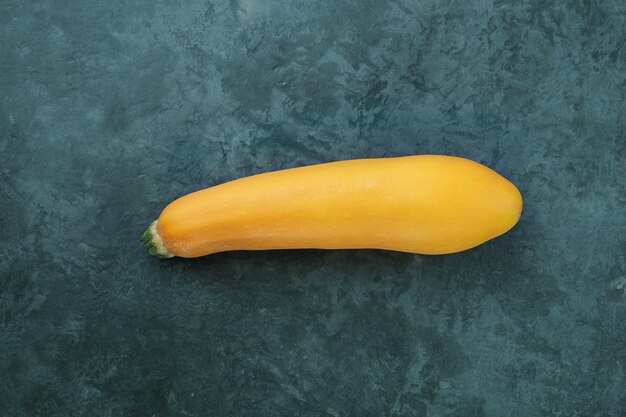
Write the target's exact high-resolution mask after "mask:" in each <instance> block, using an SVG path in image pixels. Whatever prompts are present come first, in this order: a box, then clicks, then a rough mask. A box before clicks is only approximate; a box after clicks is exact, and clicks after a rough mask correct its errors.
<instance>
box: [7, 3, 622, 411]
mask: <svg viewBox="0 0 626 417" xmlns="http://www.w3.org/2000/svg"><path fill="white" fill-rule="evenodd" d="M625 42H626V2H624V1H623V0H603V1H600V0H597V1H582V0H580V1H565V0H563V1H552V2H550V1H512V0H511V1H500V0H496V1H461V0H457V1H443V0H441V1H433V0H419V1H417V0H414V1H411V0H350V1H344V0H333V1H330V0H307V1H303V0H282V1H279V0H268V1H263V0H228V1H227V0H208V1H207V0H202V1H195V0H190V1H181V2H174V1H170V2H167V1H148V0H138V1H133V2H122V1H96V0H88V1H61V0H59V1H52V0H42V1H38V0H33V1H22V0H1V1H0V93H1V94H0V415H2V416H10V417H13V416H18V417H19V416H90V415H93V416H109V417H114V416H208V415H213V416H335V417H339V416H396V417H400V416H463V417H472V416H520V417H529V416H594V417H620V416H624V412H625V410H626V382H625V378H626V260H625V256H626V237H625V236H626V209H625V204H626V46H625ZM421 153H442V154H452V155H459V156H464V157H468V158H472V159H475V160H477V161H480V162H482V163H484V164H486V165H488V166H490V167H492V168H494V169H495V170H497V171H499V172H500V173H502V174H503V175H505V176H506V177H508V178H509V179H511V180H512V181H513V182H514V183H516V184H517V185H518V186H519V188H520V190H521V191H522V194H523V195H524V197H525V210H524V214H523V216H522V218H521V221H520V223H519V224H518V226H517V227H516V228H515V229H514V230H513V231H511V232H510V233H508V234H507V235H505V236H503V237H501V238H499V239H496V240H494V241H491V242H489V243H487V244H485V245H483V246H481V247H479V248H476V249H474V250H471V251H468V252H465V253H460V254H456V255H450V256H440V257H439V256H438V257H430V256H418V255H411V254H403V253H393V252H383V251H375V250H369V251H319V250H309V251H307V250H300V251H281V252H278V251H277V252H256V253H250V252H248V253H246V252H232V253H226V254H219V255H214V256H209V257H206V258H202V259H195V260H183V259H176V258H174V259H169V260H159V259H155V258H153V257H151V256H148V254H147V253H146V251H145V249H144V247H143V246H142V245H141V243H140V242H139V240H138V238H139V236H140V235H141V233H142V232H143V231H144V230H145V228H146V227H147V225H148V224H149V223H150V222H151V221H152V220H154V219H155V218H156V217H157V216H158V214H159V212H160V210H161V209H162V208H163V207H164V206H165V205H166V204H167V203H168V202H170V201H171V200H173V199H175V198H177V197H179V196H181V195H184V194H186V193H188V192H190V191H193V190H197V189H200V188H204V187H206V186H210V185H214V184H217V183H220V182H223V181H226V180H230V179H234V178H238V177H242V176H245V175H249V174H253V173H259V172H263V171H268V170H275V169H280V168H287V167H294V166H299V165H304V164H313V163H321V162H326V161H333V160H338V159H348V158H357V157H381V156H398V155H408V154H421Z"/></svg>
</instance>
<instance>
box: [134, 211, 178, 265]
mask: <svg viewBox="0 0 626 417" xmlns="http://www.w3.org/2000/svg"><path fill="white" fill-rule="evenodd" d="M156 225H157V221H156V220H155V221H153V222H152V223H150V226H148V228H147V229H146V231H145V232H143V235H141V239H140V240H141V243H143V244H144V246H145V247H146V248H147V249H148V253H149V254H150V255H152V256H158V257H159V258H163V259H167V258H172V257H174V254H173V253H171V252H169V251H168V250H167V249H165V245H164V244H163V239H161V236H160V235H159V232H158V231H157V228H156Z"/></svg>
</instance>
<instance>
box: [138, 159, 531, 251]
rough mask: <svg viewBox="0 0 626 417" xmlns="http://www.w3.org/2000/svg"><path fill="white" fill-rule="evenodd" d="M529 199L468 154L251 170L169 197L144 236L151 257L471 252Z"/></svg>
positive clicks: (508, 226) (503, 227) (502, 227)
mask: <svg viewBox="0 0 626 417" xmlns="http://www.w3.org/2000/svg"><path fill="white" fill-rule="evenodd" d="M521 212H522V196H521V194H520V192H519V191H518V189H517V188H516V187H515V185H513V184H512V183H511V182H509V181H508V180H507V179H505V178H504V177H502V176H501V175H499V174H498V173H496V172H495V171H493V170H491V169H489V168H487V167H485V166H483V165H481V164H479V163H477V162H473V161H471V160H468V159H464V158H458V157H452V156H442V155H417V156H405V157H398V158H373V159H355V160H346V161H338V162H331V163H325V164H318V165H310V166H304V167H299V168H291V169H285V170H280V171H274V172H268V173H264V174H258V175H253V176H249V177H245V178H241V179H237V180H234V181H230V182H226V183H224V184H220V185H217V186H214V187H209V188H206V189H204V190H200V191H196V192H194V193H191V194H188V195H186V196H183V197H181V198H179V199H177V200H175V201H173V202H172V203H170V204H169V205H168V206H167V207H165V209H164V210H163V212H162V213H161V214H160V216H159V218H158V219H157V220H155V221H154V222H152V224H150V226H149V227H148V229H147V230H146V232H145V233H144V234H143V236H142V238H141V240H142V242H143V243H144V244H145V246H146V247H147V248H148V252H149V253H150V254H151V255H156V256H159V257H162V258H171V257H173V256H180V257H183V258H194V257H198V256H204V255H209V254H212V253H217V252H224V251H232V250H267V249H305V248H317V249H365V248H369V249H386V250H394V251H401V252H412V253H419V254H430V255H436V254H448V253H454V252H459V251H464V250H467V249H470V248H473V247H475V246H477V245H480V244H481V243H483V242H486V241H488V240H490V239H493V238H495V237H497V236H500V235H502V234H503V233H505V232H507V231H508V230H509V229H511V228H512V227H513V226H514V225H515V224H516V223H517V221H518V219H519V217H520V215H521Z"/></svg>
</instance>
